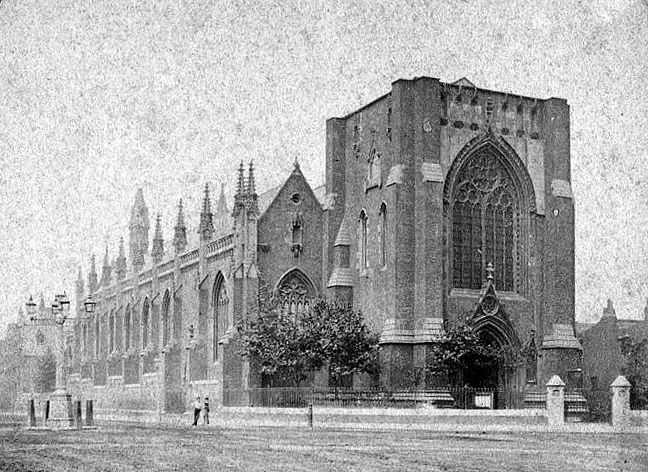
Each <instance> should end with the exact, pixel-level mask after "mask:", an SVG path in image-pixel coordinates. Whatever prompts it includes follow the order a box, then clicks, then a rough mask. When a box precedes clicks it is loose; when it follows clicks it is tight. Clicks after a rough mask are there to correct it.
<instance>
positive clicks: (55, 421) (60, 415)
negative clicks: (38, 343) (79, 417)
mask: <svg viewBox="0 0 648 472" xmlns="http://www.w3.org/2000/svg"><path fill="white" fill-rule="evenodd" d="M88 298H89V300H90V305H89V306H88V305H86V304H84V306H85V307H86V313H88V308H90V310H91V311H90V313H92V311H94V302H93V301H92V299H91V298H90V297H88ZM86 303H87V301H86ZM25 306H26V308H27V313H28V314H29V318H30V320H31V321H39V322H42V323H43V324H51V323H52V319H51V318H37V317H36V303H34V300H33V299H32V297H31V295H30V296H29V301H28V302H27V303H25ZM51 312H52V315H53V317H54V323H55V324H56V327H57V334H58V336H57V343H56V386H55V389H54V393H53V394H52V396H51V397H50V416H49V421H50V423H51V424H52V425H53V426H54V427H59V428H60V427H70V426H72V424H73V422H74V419H73V418H72V416H71V414H70V413H71V411H72V408H71V403H72V396H71V395H70V394H69V393H67V386H66V383H65V378H64V372H63V363H64V349H65V335H64V332H63V325H64V324H65V321H66V320H67V319H79V318H70V300H69V299H68V297H67V294H66V293H65V292H63V293H62V294H59V295H56V296H55V297H54V301H53V302H52V307H51Z"/></svg>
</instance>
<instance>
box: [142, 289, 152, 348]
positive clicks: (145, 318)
mask: <svg viewBox="0 0 648 472" xmlns="http://www.w3.org/2000/svg"><path fill="white" fill-rule="evenodd" d="M149 309H150V307H149V301H148V298H146V299H145V300H144V306H143V307H142V349H146V346H147V345H148V342H149Z"/></svg>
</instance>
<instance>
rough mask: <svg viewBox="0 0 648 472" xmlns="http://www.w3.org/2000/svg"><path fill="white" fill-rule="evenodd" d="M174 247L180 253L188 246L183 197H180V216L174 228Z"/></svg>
mask: <svg viewBox="0 0 648 472" xmlns="http://www.w3.org/2000/svg"><path fill="white" fill-rule="evenodd" d="M173 247H174V248H175V250H176V254H180V253H181V252H182V251H184V250H185V248H186V247H187V227H186V226H185V222H184V211H183V209H182V199H180V203H179V204H178V217H177V219H176V225H175V228H174V235H173Z"/></svg>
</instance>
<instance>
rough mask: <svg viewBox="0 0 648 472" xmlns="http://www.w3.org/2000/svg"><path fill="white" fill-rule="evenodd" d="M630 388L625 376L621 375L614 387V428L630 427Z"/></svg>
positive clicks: (615, 381)
mask: <svg viewBox="0 0 648 472" xmlns="http://www.w3.org/2000/svg"><path fill="white" fill-rule="evenodd" d="M630 387H631V384H630V382H628V379H626V378H625V377H624V376H623V375H619V376H618V377H617V378H616V379H615V380H614V382H612V385H610V390H612V426H613V427H614V428H624V427H627V426H629V425H630Z"/></svg>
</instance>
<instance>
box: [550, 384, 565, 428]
mask: <svg viewBox="0 0 648 472" xmlns="http://www.w3.org/2000/svg"><path fill="white" fill-rule="evenodd" d="M547 421H548V423H549V426H550V427H553V428H555V427H560V426H563V425H564V424H565V382H563V381H562V379H561V378H560V377H558V376H557V375H554V376H553V377H551V379H549V382H547Z"/></svg>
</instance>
